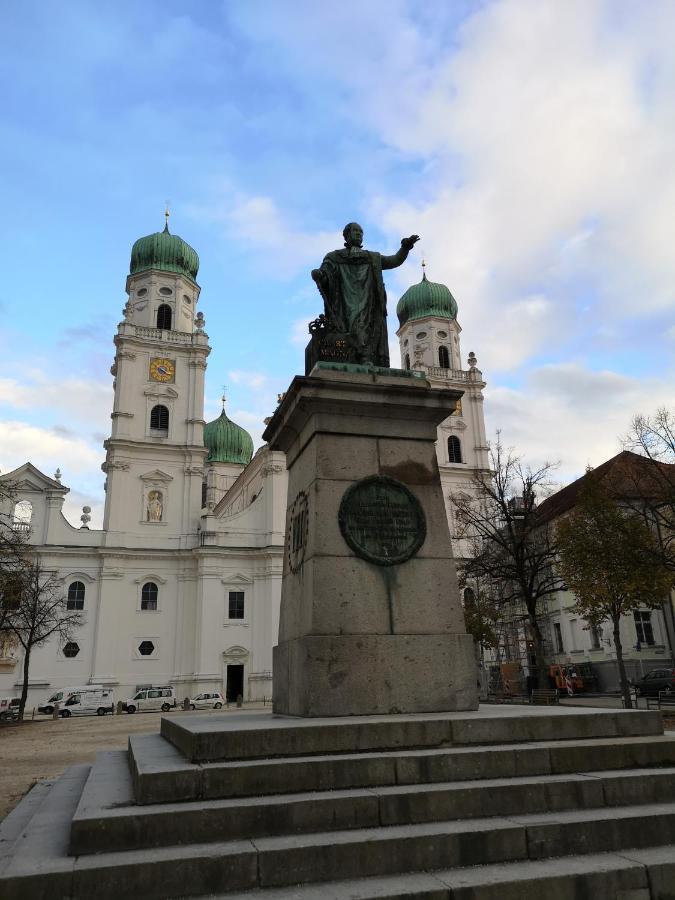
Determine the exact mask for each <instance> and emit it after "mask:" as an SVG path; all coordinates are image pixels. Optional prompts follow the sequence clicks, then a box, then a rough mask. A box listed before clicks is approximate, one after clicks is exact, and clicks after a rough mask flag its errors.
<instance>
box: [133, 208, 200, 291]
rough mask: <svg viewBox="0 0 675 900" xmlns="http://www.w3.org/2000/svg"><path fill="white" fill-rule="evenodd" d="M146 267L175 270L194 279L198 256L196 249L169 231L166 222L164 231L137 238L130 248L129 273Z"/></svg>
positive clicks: (167, 270)
mask: <svg viewBox="0 0 675 900" xmlns="http://www.w3.org/2000/svg"><path fill="white" fill-rule="evenodd" d="M146 269H160V270H161V271H162V272H176V273H177V274H178V275H184V276H185V277H186V278H189V279H190V281H195V280H196V278H197V272H198V271H199V257H198V256H197V251H196V250H193V249H192V247H191V246H190V245H189V244H187V243H186V242H185V241H184V240H183V239H182V238H180V237H178V235H177V234H171V233H170V231H169V223H168V222H167V224H166V225H165V226H164V231H157V232H155V234H149V235H148V236H147V237H142V238H139V239H138V240H137V241H136V243H135V244H134V246H133V247H132V248H131V265H130V267H129V274H131V275H136V273H137V272H144V271H145V270H146Z"/></svg>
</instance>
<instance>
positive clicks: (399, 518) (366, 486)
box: [338, 475, 427, 566]
mask: <svg viewBox="0 0 675 900" xmlns="http://www.w3.org/2000/svg"><path fill="white" fill-rule="evenodd" d="M338 519H339V522H340V531H341V532H342V536H343V537H344V539H345V541H346V542H347V544H348V545H349V546H350V547H351V549H352V550H353V551H354V553H356V555H357V556H360V557H362V558H363V559H367V560H368V561H369V562H373V563H376V564H377V565H378V566H395V565H398V564H399V563H403V562H406V560H408V559H410V557H411V556H413V555H414V554H415V553H417V551H418V550H419V549H420V547H421V546H422V544H423V543H424V539H425V538H426V536H427V523H426V519H425V517H424V510H423V509H422V506H421V505H420V502H419V500H418V499H417V497H416V496H415V495H414V494H413V493H412V491H410V490H409V488H408V487H406V485H405V484H402V482H400V481H396V479H394V478H388V477H387V476H386V475H372V476H371V477H370V478H364V479H363V480H362V481H357V482H356V484H353V485H352V486H351V487H350V488H348V489H347V490H346V491H345V493H344V496H343V497H342V502H341V503H340V511H339V513H338Z"/></svg>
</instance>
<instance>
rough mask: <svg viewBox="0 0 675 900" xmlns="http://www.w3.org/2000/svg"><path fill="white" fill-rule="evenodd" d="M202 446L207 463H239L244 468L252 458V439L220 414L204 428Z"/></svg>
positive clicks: (246, 432)
mask: <svg viewBox="0 0 675 900" xmlns="http://www.w3.org/2000/svg"><path fill="white" fill-rule="evenodd" d="M204 446H205V447H206V448H207V449H208V451H209V455H208V456H207V457H206V461H207V462H225V463H241V464H242V465H244V466H246V465H248V464H249V463H250V462H251V457H252V456H253V438H252V437H251V435H250V434H249V433H248V431H245V430H244V429H243V428H242V427H241V426H239V425H237V424H236V423H235V422H232V421H231V420H230V419H228V418H227V416H226V415H225V410H224V409H223V411H222V412H221V414H220V415H219V416H218V418H217V419H214V420H213V422H209V423H208V424H207V425H205V426H204Z"/></svg>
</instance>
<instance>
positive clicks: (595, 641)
mask: <svg viewBox="0 0 675 900" xmlns="http://www.w3.org/2000/svg"><path fill="white" fill-rule="evenodd" d="M600 636H601V631H600V628H599V627H598V626H597V625H591V650H599V649H600Z"/></svg>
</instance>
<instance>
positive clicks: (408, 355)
mask: <svg viewBox="0 0 675 900" xmlns="http://www.w3.org/2000/svg"><path fill="white" fill-rule="evenodd" d="M405 367H406V369H410V354H409V353H406V355H405Z"/></svg>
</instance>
